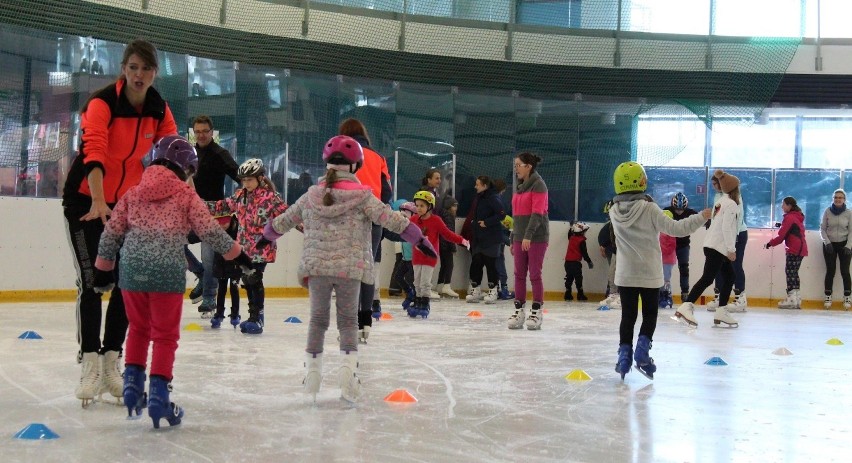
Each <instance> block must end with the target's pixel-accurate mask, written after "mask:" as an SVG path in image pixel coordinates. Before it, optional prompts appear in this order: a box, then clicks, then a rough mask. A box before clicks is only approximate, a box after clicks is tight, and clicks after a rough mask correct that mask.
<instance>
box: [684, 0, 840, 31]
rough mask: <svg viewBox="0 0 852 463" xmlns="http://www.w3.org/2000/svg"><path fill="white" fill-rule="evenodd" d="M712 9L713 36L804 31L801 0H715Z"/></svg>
mask: <svg viewBox="0 0 852 463" xmlns="http://www.w3.org/2000/svg"><path fill="white" fill-rule="evenodd" d="M684 3H687V4H689V3H692V2H684ZM715 7H716V11H715V15H714V16H715V17H714V28H713V34H714V35H732V36H743V37H800V36H801V35H802V32H803V27H802V0H748V1H743V0H715ZM847 15H848V13H847Z"/></svg>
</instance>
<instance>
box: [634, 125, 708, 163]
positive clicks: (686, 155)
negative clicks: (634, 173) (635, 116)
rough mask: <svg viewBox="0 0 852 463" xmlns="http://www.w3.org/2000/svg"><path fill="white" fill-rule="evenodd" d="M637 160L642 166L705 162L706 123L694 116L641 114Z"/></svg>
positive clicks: (638, 129)
mask: <svg viewBox="0 0 852 463" xmlns="http://www.w3.org/2000/svg"><path fill="white" fill-rule="evenodd" d="M636 130H637V134H636V153H637V156H636V160H637V161H638V162H639V163H640V164H642V165H645V166H684V167H697V166H703V165H704V145H705V138H706V137H705V134H706V131H707V126H706V125H705V124H704V122H702V121H700V120H698V118H695V117H684V118H677V119H664V118H646V117H640V118H639V123H638V125H637V129H636Z"/></svg>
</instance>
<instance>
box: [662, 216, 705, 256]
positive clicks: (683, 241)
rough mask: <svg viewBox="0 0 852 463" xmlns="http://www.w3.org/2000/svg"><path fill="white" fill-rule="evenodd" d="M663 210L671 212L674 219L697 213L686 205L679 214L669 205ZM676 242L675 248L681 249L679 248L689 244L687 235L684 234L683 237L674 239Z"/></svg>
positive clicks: (681, 218)
mask: <svg viewBox="0 0 852 463" xmlns="http://www.w3.org/2000/svg"><path fill="white" fill-rule="evenodd" d="M663 210H664V211H669V212H671V213H672V218H673V219H675V220H683V219H685V218H687V217H689V216H691V215H695V214H698V212H696V211H695V210H693V209H690V208H688V207H687V208H686V209H684V210H683V213H681V214H678V213H677V212H675V208H673V207H671V206H669V207H667V208H665V209H663ZM676 242H677V244H676V245H675V249H681V248H684V247H686V246H689V235H686V236H684V237H678V238H677V239H676Z"/></svg>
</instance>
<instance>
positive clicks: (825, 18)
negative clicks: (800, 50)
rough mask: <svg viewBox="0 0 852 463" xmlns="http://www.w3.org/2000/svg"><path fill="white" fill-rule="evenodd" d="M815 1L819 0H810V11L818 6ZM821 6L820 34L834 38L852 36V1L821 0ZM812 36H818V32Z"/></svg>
mask: <svg viewBox="0 0 852 463" xmlns="http://www.w3.org/2000/svg"><path fill="white" fill-rule="evenodd" d="M815 3H817V0H809V2H808V4H809V5H808V6H809V9H808V11H813V9H815V8H816V7H815V5H814V4H815ZM819 8H820V15H819V26H820V36H822V37H834V38H849V37H852V30H850V29H849V18H850V17H852V2H850V1H848V0H819ZM814 16H816V14H814ZM809 32H810V30H809ZM810 36H811V37H816V34H815V33H814V34H813V35H810Z"/></svg>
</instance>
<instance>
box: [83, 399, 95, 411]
mask: <svg viewBox="0 0 852 463" xmlns="http://www.w3.org/2000/svg"><path fill="white" fill-rule="evenodd" d="M80 400H82V401H83V403H82V404H81V405H82V407H83V408H89V405H92V404H93V403H94V402H95V398H94V397H92V398H91V399H80Z"/></svg>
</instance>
